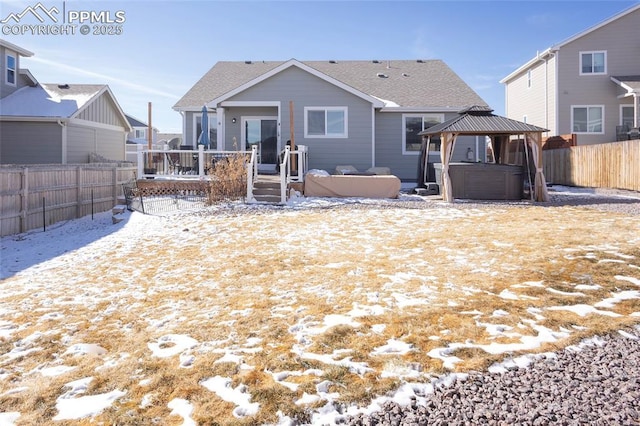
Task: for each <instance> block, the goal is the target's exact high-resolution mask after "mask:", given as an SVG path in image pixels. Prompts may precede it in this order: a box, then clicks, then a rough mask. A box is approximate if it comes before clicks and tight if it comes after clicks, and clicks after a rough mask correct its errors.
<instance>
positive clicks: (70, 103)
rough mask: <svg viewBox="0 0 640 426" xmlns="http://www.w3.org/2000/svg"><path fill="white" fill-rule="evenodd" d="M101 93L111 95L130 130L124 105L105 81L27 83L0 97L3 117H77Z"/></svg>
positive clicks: (0, 114) (125, 126)
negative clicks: (97, 82) (91, 82)
mask: <svg viewBox="0 0 640 426" xmlns="http://www.w3.org/2000/svg"><path fill="white" fill-rule="evenodd" d="M102 94H107V95H108V96H109V97H110V98H111V100H112V101H113V105H114V107H115V109H116V110H117V111H118V114H119V116H120V118H121V120H122V127H124V128H125V130H126V131H128V132H129V131H131V126H129V123H128V122H127V119H126V117H125V114H124V112H123V111H122V108H120V105H119V104H118V101H117V100H116V98H115V96H114V95H113V93H112V92H111V90H110V89H109V86H107V85H106V84H71V85H70V84H38V85H37V86H35V87H31V86H25V87H22V88H20V89H18V90H16V91H15V92H13V93H12V94H10V95H9V96H6V97H4V98H2V99H0V117H20V119H25V118H27V119H29V118H31V117H37V118H49V119H51V118H53V119H55V118H75V117H76V116H77V115H78V114H80V113H81V112H82V111H83V110H84V108H86V107H87V106H88V105H89V104H91V102H93V101H94V100H95V99H97V98H98V97H100V96H101V95H102ZM12 119H13V118H12Z"/></svg>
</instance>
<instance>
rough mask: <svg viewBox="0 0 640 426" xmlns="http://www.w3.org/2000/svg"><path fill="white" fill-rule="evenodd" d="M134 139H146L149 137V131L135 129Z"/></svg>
mask: <svg viewBox="0 0 640 426" xmlns="http://www.w3.org/2000/svg"><path fill="white" fill-rule="evenodd" d="M133 130H134V137H135V138H136V139H146V137H147V129H145V128H140V127H134V129H133ZM138 132H142V136H138Z"/></svg>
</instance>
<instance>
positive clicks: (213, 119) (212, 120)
mask: <svg viewBox="0 0 640 426" xmlns="http://www.w3.org/2000/svg"><path fill="white" fill-rule="evenodd" d="M207 115H208V116H209V129H211V128H212V127H218V117H217V114H216V113H215V112H209V113H208V114H207ZM198 118H200V123H202V111H199V112H197V113H196V112H194V113H193V122H192V126H191V137H192V141H191V142H192V145H191V146H193V147H194V149H197V147H198ZM217 143H218V140H217V139H216V140H215V141H213V140H212V141H211V144H212V145H215V144H217Z"/></svg>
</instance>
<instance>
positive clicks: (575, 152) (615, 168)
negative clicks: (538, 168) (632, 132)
mask: <svg viewBox="0 0 640 426" xmlns="http://www.w3.org/2000/svg"><path fill="white" fill-rule="evenodd" d="M543 161H544V174H545V177H546V180H547V182H549V183H554V184H557V185H568V186H582V187H589V188H615V189H626V190H631V191H640V140H631V141H623V142H612V143H605V144H598V145H581V146H574V147H571V148H563V149H550V150H546V151H543Z"/></svg>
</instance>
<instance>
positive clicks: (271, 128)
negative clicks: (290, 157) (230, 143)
mask: <svg viewBox="0 0 640 426" xmlns="http://www.w3.org/2000/svg"><path fill="white" fill-rule="evenodd" d="M242 121H243V123H242V140H243V141H244V149H246V150H249V151H250V150H251V147H252V146H253V145H257V146H258V152H259V153H260V163H261V164H263V165H273V166H274V167H275V165H276V162H277V160H278V120H277V118H276V117H243V119H242Z"/></svg>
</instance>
